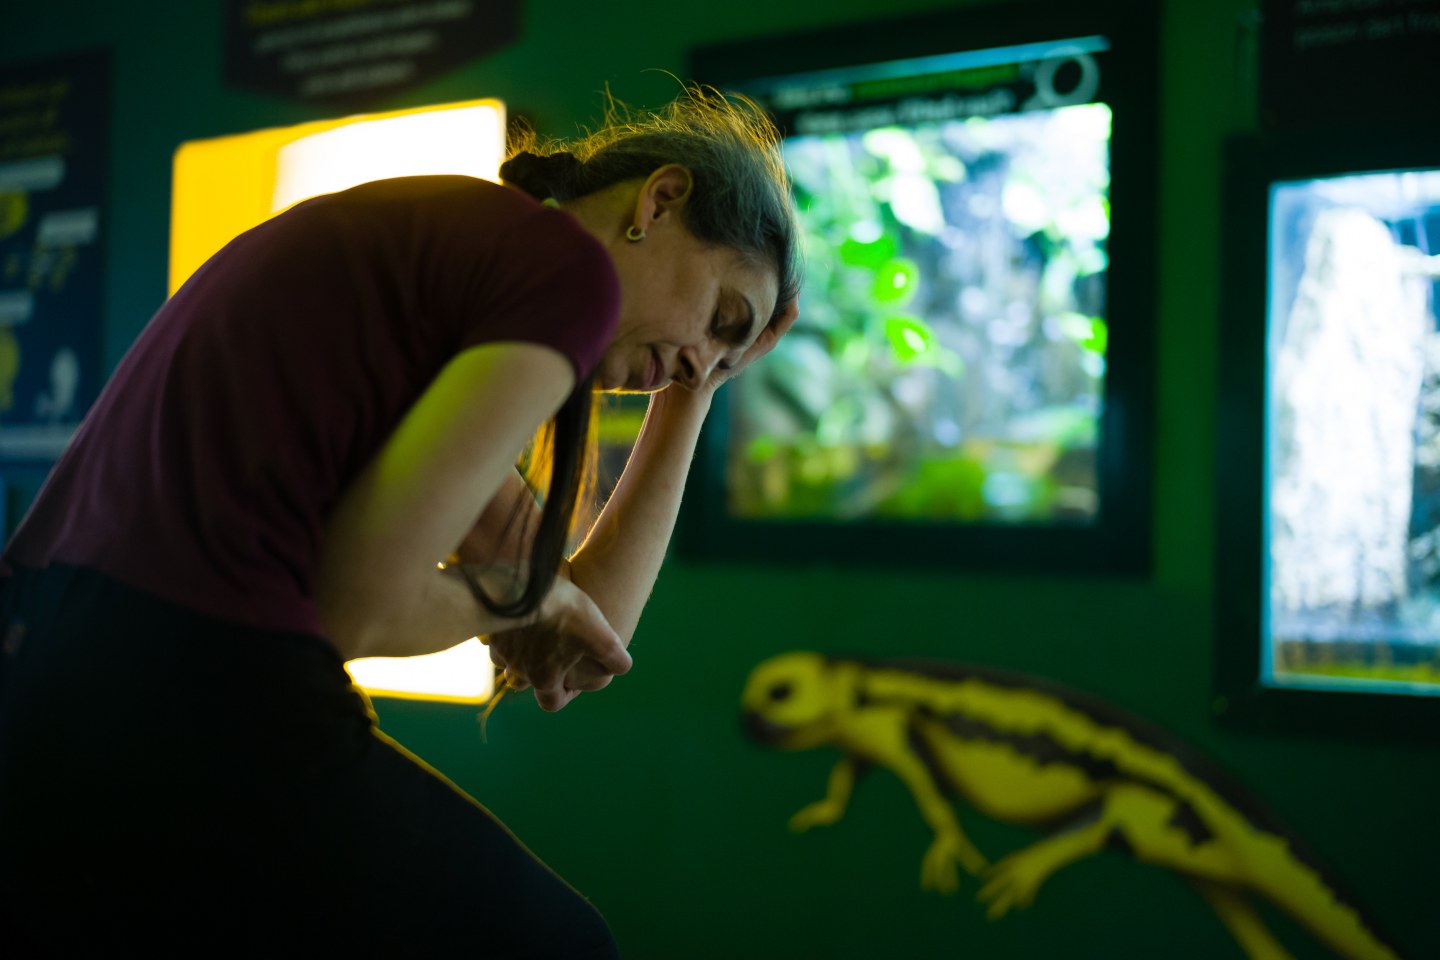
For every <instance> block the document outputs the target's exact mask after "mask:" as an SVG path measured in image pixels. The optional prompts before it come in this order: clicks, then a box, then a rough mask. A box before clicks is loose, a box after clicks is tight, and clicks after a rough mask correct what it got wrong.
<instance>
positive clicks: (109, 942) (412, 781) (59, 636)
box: [0, 567, 615, 958]
mask: <svg viewBox="0 0 1440 960" xmlns="http://www.w3.org/2000/svg"><path fill="white" fill-rule="evenodd" d="M0 614H3V616H0V637H3V641H4V652H3V655H0V931H3V934H0V936H3V938H4V940H5V942H6V948H5V949H4V950H3V951H0V952H4V954H5V956H7V957H20V956H27V955H33V956H60V957H69V956H112V955H113V956H121V955H151V956H154V955H165V954H164V953H163V952H162V951H164V950H165V948H167V947H168V948H179V949H182V950H184V951H185V955H189V956H210V955H222V954H223V955H239V956H245V955H254V956H259V955H265V956H285V955H289V954H292V953H301V952H314V953H316V954H317V955H321V956H325V955H332V954H334V953H335V952H336V951H337V949H346V948H350V949H355V950H358V951H360V952H361V954H362V955H370V956H384V955H393V956H409V955H414V956H443V957H449V956H474V957H507V958H509V957H513V958H552V957H554V958H562V957H563V958H570V957H574V958H592V957H594V958H600V957H613V956H615V947H614V943H613V941H612V940H611V937H610V934H609V931H608V930H607V928H606V926H605V923H604V921H603V920H602V919H601V918H600V916H599V914H598V913H596V912H595V910H594V909H593V908H592V907H591V906H590V905H589V904H588V903H587V902H586V901H585V900H584V899H583V898H582V897H581V896H579V895H578V894H577V893H576V892H575V891H574V890H572V889H571V888H570V887H568V886H567V885H566V884H565V883H564V882H563V881H562V880H560V879H559V878H558V877H557V876H556V875H555V874H553V873H552V872H551V871H550V870H549V869H548V868H547V867H545V866H544V864H542V863H541V862H540V861H539V860H537V859H535V857H534V856H533V855H531V854H530V853H529V852H528V851H527V850H525V848H524V847H522V846H521V845H520V843H519V842H518V841H517V840H516V839H515V838H514V837H513V836H511V835H510V833H509V832H508V831H507V830H506V829H505V828H504V827H503V826H502V825H501V824H500V823H499V822H498V821H497V820H495V818H494V817H492V816H491V815H490V814H489V813H488V812H487V811H486V810H485V809H484V808H482V807H481V806H480V805H479V804H477V803H476V802H475V801H474V800H472V799H470V798H469V797H468V796H466V795H465V794H463V793H462V792H460V791H459V790H458V789H457V788H455V787H454V786H453V785H451V784H450V783H448V782H447V781H445V780H444V779H443V778H441V777H440V776H439V775H438V774H436V773H435V772H434V771H432V770H429V769H428V768H427V767H425V766H423V764H421V763H420V762H419V761H417V760H416V759H415V758H414V757H413V756H411V755H410V754H408V753H406V752H405V751H404V750H403V749H402V748H400V747H398V746H397V745H396V744H394V743H393V742H392V741H390V740H388V739H386V738H385V737H384V735H383V734H380V733H379V732H378V731H377V730H375V728H374V722H373V716H372V715H371V713H370V711H369V707H368V704H367V703H366V701H365V699H364V697H363V696H362V695H361V694H360V693H358V691H356V690H355V689H354V688H353V687H352V686H351V685H350V681H349V677H348V676H347V675H346V673H345V672H344V669H343V668H342V666H341V661H340V658H339V656H338V655H337V654H336V652H335V651H334V649H333V648H332V647H331V646H330V645H329V644H327V643H325V642H324V641H323V640H321V639H318V638H315V637H311V636H308V635H299V634H295V635H292V634H276V633H267V632H263V631H255V630H251V629H247V628H242V627H238V626H235V625H231V624H226V623H221V622H218V621H215V620H212V619H210V618H207V617H203V616H200V615H198V614H195V613H191V612H188V611H186V610H182V609H179V608H177V607H175V606H173V605H170V604H166V603H163V602H161V601H159V600H157V599H155V598H153V597H151V596H148V595H146V594H142V593H138V592H136V591H133V590H130V589H128V588H125V587H123V586H121V585H120V584H117V583H115V582H114V581H113V580H110V579H108V578H106V577H102V576H100V575H98V574H95V573H93V572H90V571H84V570H77V569H74V568H63V567H53V568H51V569H49V570H47V571H45V572H44V573H37V572H35V571H17V574H16V576H14V577H12V578H11V579H10V580H8V581H4V580H0Z"/></svg>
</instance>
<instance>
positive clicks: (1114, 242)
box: [685, 4, 1154, 570]
mask: <svg viewBox="0 0 1440 960" xmlns="http://www.w3.org/2000/svg"><path fill="white" fill-rule="evenodd" d="M1127 10H1130V11H1131V12H1134V14H1135V16H1134V17H1133V18H1128V17H1127V16H1125V15H1124V13H1125V11H1127ZM1153 40H1154V38H1153V22H1148V19H1147V16H1146V15H1144V14H1143V12H1141V11H1137V10H1133V9H1132V8H1131V7H1130V6H1129V5H1126V4H1112V5H1104V4H1102V5H1100V6H1099V7H1097V8H1095V9H1093V10H1087V11H1073V10H1065V9H1058V8H1054V7H1050V6H1023V5H1022V6H1013V5H1012V6H1007V7H1006V8H1005V9H1004V10H1003V11H1002V10H998V9H987V8H977V9H974V10H968V11H964V12H956V13H950V14H945V15H943V16H939V17H933V16H932V17H928V18H925V19H922V20H909V21H892V22H888V23H885V24H865V25H860V26H857V27H853V28H845V29H842V30H838V31H832V32H830V33H827V34H825V35H821V36H813V37H810V38H803V39H802V38H788V39H778V40H771V41H766V42H764V43H759V44H756V43H752V44H741V45H733V46H729V47H717V48H713V49H710V50H707V51H702V52H701V53H700V54H699V55H698V56H697V71H696V72H697V76H699V77H700V78H701V79H704V80H707V81H708V80H713V81H714V82H716V83H718V84H719V85H722V86H724V87H726V88H729V89H736V90H739V91H741V92H743V93H746V94H748V95H750V96H752V97H754V98H755V99H756V100H758V101H759V102H760V103H761V104H763V105H764V106H765V107H766V108H767V109H768V110H770V111H771V113H772V114H773V116H774V117H775V119H776V122H777V124H778V125H779V126H780V128H781V131H782V133H783V135H784V143H783V146H784V153H785V160H786V163H787V165H788V167H789V169H790V172H791V175H792V177H793V179H794V182H795V191H796V204H797V207H798V209H799V211H800V219H801V227H802V231H803V235H804V242H805V250H806V282H805V290H804V293H803V295H802V301H801V303H802V310H801V320H800V322H799V323H798V324H797V325H796V327H795V329H794V330H793V331H792V332H791V334H790V335H789V336H788V337H786V338H785V339H784V340H783V341H781V343H780V344H779V345H778V346H777V347H776V349H775V351H774V353H773V354H772V355H771V356H770V357H769V358H767V359H766V361H765V362H764V363H762V364H760V365H757V367H756V368H755V369H754V370H753V371H750V372H747V373H746V375H745V376H743V377H741V378H740V379H739V380H737V381H736V383H735V384H734V385H732V386H731V387H730V388H728V390H729V394H730V396H729V402H728V403H727V404H726V405H725V409H724V410H723V411H718V412H719V413H720V416H719V417H718V418H717V420H718V424H717V425H716V428H715V429H709V430H708V431H707V436H706V442H705V443H704V444H703V449H702V453H701V458H700V464H699V467H698V468H697V473H698V475H699V478H700V479H701V482H704V483H707V484H708V485H709V487H710V489H709V491H707V496H705V497H704V498H702V500H703V502H701V503H700V504H699V505H698V506H696V507H694V508H693V509H691V508H690V507H689V506H687V510H690V514H691V516H690V517H689V518H688V519H689V520H690V521H692V522H690V523H689V524H688V525H687V530H686V531H685V532H686V533H687V537H686V541H685V542H686V543H688V544H689V545H690V547H692V548H693V549H695V550H696V551H697V552H700V553H702V554H709V555H717V554H719V555H724V554H725V553H727V552H733V551H735V550H739V551H742V552H747V553H749V552H757V553H763V554H766V555H772V556H785V555H790V556H803V555H805V554H806V553H812V554H813V555H815V556H819V557H826V558H835V559H840V558H842V557H843V556H844V555H845V554H846V552H847V550H850V549H854V550H855V551H857V552H858V553H861V554H865V553H872V552H874V551H876V550H880V551H884V552H886V553H890V554H893V555H895V559H907V558H908V559H915V560H918V561H922V562H929V561H933V560H944V561H946V562H956V563H964V564H967V565H978V566H1003V567H1009V568H1012V569H1013V568H1016V567H1021V568H1026V567H1033V568H1047V567H1048V568H1067V569H1076V568H1083V569H1110V570H1122V569H1130V570H1138V569H1139V568H1141V567H1143V565H1144V563H1145V559H1144V553H1145V549H1144V540H1145V536H1144V526H1145V513H1146V511H1147V510H1148V500H1147V495H1146V490H1147V488H1148V481H1147V473H1148V462H1147V461H1148V454H1147V450H1148V438H1147V437H1146V436H1145V432H1146V428H1147V425H1148V406H1149V403H1148V399H1147V391H1148V378H1149V370H1148V365H1149V352H1150V351H1149V338H1150V330H1149V327H1150V324H1151V318H1150V315H1149V313H1150V309H1151V307H1150V303H1149V292H1148V291H1149V288H1150V283H1151V277H1150V276H1149V273H1150V270H1149V267H1148V263H1149V262H1150V260H1149V257H1150V256H1151V253H1150V251H1151V249H1152V248H1153V238H1152V237H1149V236H1148V232H1149V230H1150V218H1151V216H1152V214H1153V169H1152V166H1153V129H1154V128H1153V99H1152V98H1153V85H1154V77H1153V70H1152V69H1151V67H1153V64H1152V63H1151V61H1150V58H1151V57H1152V56H1153ZM779 49H788V50H789V51H791V52H790V54H788V55H786V56H785V57H784V58H783V59H776V58H774V57H773V56H771V53H772V51H778V50H779ZM774 63H785V64H786V66H787V69H789V70H791V71H792V72H787V73H785V74H784V75H781V76H775V75H769V74H766V72H765V70H764V67H765V66H766V65H772V64H774ZM1117 284H1123V286H1118V285H1117ZM697 514H698V516H697ZM762 544H763V546H759V545H762ZM757 546H759V549H756V548H757Z"/></svg>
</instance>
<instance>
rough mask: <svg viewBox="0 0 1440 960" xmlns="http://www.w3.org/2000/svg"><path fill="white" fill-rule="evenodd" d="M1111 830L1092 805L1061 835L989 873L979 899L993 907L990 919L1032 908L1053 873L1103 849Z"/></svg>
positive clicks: (1100, 811) (1019, 853) (1010, 858)
mask: <svg viewBox="0 0 1440 960" xmlns="http://www.w3.org/2000/svg"><path fill="white" fill-rule="evenodd" d="M1111 826H1112V825H1111V824H1109V823H1107V822H1105V820H1104V818H1103V808H1102V806H1101V805H1100V804H1094V805H1091V806H1089V807H1087V808H1086V810H1085V811H1084V812H1083V813H1082V814H1081V815H1079V816H1078V817H1075V818H1073V819H1071V820H1070V821H1069V822H1068V824H1067V825H1066V826H1064V827H1063V828H1061V829H1060V830H1059V831H1058V832H1056V833H1054V834H1051V835H1050V836H1049V837H1047V838H1046V839H1044V840H1041V841H1040V842H1038V843H1033V844H1031V845H1030V846H1028V847H1026V848H1025V849H1023V850H1020V851H1017V852H1016V853H1012V854H1010V855H1009V856H1007V857H1005V858H1004V859H1002V860H1000V861H999V862H998V863H996V864H995V865H994V866H993V867H991V868H990V869H988V870H986V871H985V874H984V876H983V880H984V886H982V887H981V888H980V893H979V894H978V898H979V899H980V900H981V901H982V902H984V903H987V904H989V910H988V914H989V916H990V919H991V920H997V919H999V918H1000V917H1003V916H1004V915H1005V914H1006V913H1009V912H1010V911H1011V910H1012V909H1020V908H1023V907H1028V906H1030V904H1031V903H1032V902H1034V900H1035V894H1036V893H1037V892H1038V891H1039V889H1040V886H1041V884H1043V883H1044V882H1045V881H1046V880H1047V879H1048V878H1049V877H1050V875H1051V874H1052V873H1054V872H1055V871H1056V870H1059V869H1060V868H1061V867H1063V866H1065V865H1066V864H1069V863H1074V862H1075V861H1076V860H1080V859H1083V858H1084V857H1088V856H1089V855H1090V854H1092V853H1095V852H1096V851H1097V850H1100V849H1101V848H1103V847H1104V846H1105V843H1106V839H1107V837H1108V835H1109V833H1110V830H1111Z"/></svg>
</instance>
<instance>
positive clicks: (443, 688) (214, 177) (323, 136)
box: [170, 100, 505, 703]
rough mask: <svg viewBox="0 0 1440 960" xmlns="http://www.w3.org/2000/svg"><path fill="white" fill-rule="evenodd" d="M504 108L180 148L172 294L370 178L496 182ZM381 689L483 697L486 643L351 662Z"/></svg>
mask: <svg viewBox="0 0 1440 960" xmlns="http://www.w3.org/2000/svg"><path fill="white" fill-rule="evenodd" d="M504 155H505V106H504V104H503V103H501V102H500V101H499V100H468V101H464V102H460V103H447V104H441V105H438V106H430V107H418V108H415V109H411V110H394V111H390V112H387V113H373V114H363V115H359V116H351V117H344V118H342V119H338V120H319V121H316V122H314V123H302V124H299V125H297V126H293V127H277V128H274V129H270V130H257V131H255V132H253V133H243V134H237V135H235V136H229V137H218V138H215V139H212V140H194V141H191V142H189V143H185V144H181V146H180V149H179V150H177V151H176V153H175V170H174V191H173V197H172V207H171V219H170V292H171V293H174V292H175V291H176V290H178V289H179V288H180V286H181V285H182V284H183V283H184V282H185V280H186V279H187V278H188V277H189V276H190V275H191V274H192V273H194V272H195V270H196V269H198V268H199V267H200V265H201V264H202V263H204V262H205V261H206V260H208V259H209V258H210V257H211V255H213V254H214V253H215V252H216V251H217V250H219V249H220V248H221V247H223V246H224V245H225V244H227V243H229V242H230V240H231V239H233V238H234V237H235V236H236V235H238V234H240V233H243V232H244V231H246V230H249V229H250V228H251V227H253V226H255V225H256V224H259V223H262V222H264V221H265V220H268V219H269V218H270V217H272V216H274V215H275V214H277V213H280V212H281V211H283V210H285V209H286V208H288V207H290V206H293V205H294V204H296V203H299V202H300V201H301V200H305V199H307V198H309V197H314V196H318V195H320V194H323V193H334V192H335V191H337V190H344V189H346V188H347V187H353V186H355V185H357V184H361V183H368V182H369V181H371V180H383V179H387V178H389V177H401V176H415V175H421V174H464V175H467V176H472V177H480V178H483V179H485V180H498V179H499V175H500V174H499V171H500V163H501V161H502V160H503V159H504ZM346 666H347V668H348V669H349V671H350V675H351V676H352V677H353V678H354V680H355V682H356V683H357V684H359V685H360V686H362V687H364V688H365V689H367V690H369V691H370V692H371V693H377V694H383V695H388V696H399V697H407V698H413V699H425V700H447V701H454V702H461V703H483V702H484V701H485V700H487V699H489V697H490V694H491V692H492V684H493V681H494V675H493V671H492V669H491V666H490V657H489V655H488V653H487V652H486V651H485V648H484V647H482V646H481V645H480V642H479V641H478V640H475V639H471V640H468V641H466V642H465V643H462V644H460V645H459V646H457V647H453V648H451V649H450V650H446V651H444V652H443V653H436V654H431V655H429V656H424V657H404V658H392V657H370V658H366V659H363V660H352V661H351V662H350V663H349V664H347V665H346Z"/></svg>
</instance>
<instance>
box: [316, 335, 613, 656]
mask: <svg viewBox="0 0 1440 960" xmlns="http://www.w3.org/2000/svg"><path fill="white" fill-rule="evenodd" d="M573 380H574V375H573V371H572V369H571V367H570V365H569V363H568V361H567V360H566V359H565V358H564V357H563V356H562V355H560V354H559V353H557V352H555V351H553V350H550V349H548V348H546V347H541V346H537V345H533V344H519V343H501V344H487V345H482V346H478V347H473V348H471V349H469V350H466V351H465V352H463V353H461V354H460V355H459V356H457V357H456V358H455V359H454V360H452V361H451V362H450V363H449V364H448V365H447V366H446V367H445V368H444V369H443V370H442V371H441V372H440V374H439V375H438V376H437V377H436V379H435V381H434V382H433V383H432V384H431V385H430V387H429V388H427V389H426V391H425V393H424V394H423V395H422V396H421V398H420V399H419V400H418V401H417V402H416V404H415V405H414V406H413V407H412V408H411V410H410V411H409V412H408V413H407V414H406V415H405V417H404V418H403V419H402V421H401V422H400V424H399V426H398V427H396V429H395V431H394V432H393V434H392V435H391V437H390V438H389V440H387V442H386V443H385V445H384V446H383V447H382V448H381V450H380V451H379V453H378V454H377V455H376V457H375V458H374V460H373V461H372V462H371V463H370V464H369V465H367V466H366V468H365V469H364V470H363V471H362V472H361V474H360V475H359V476H358V477H357V478H356V479H355V480H354V481H353V482H352V483H351V485H350V486H349V488H347V489H346V491H345V492H344V494H343V495H342V497H341V499H340V501H339V503H338V504H337V506H336V508H335V510H334V511H333V512H332V514H331V516H330V518H329V521H328V525H327V528H326V535H325V542H324V545H323V548H322V552H321V558H320V564H319V571H318V577H317V585H316V596H317V602H318V604H319V607H320V613H321V617H322V619H323V621H324V623H325V627H326V630H327V633H328V634H329V637H330V639H331V640H332V642H334V644H335V645H336V647H337V648H338V649H339V650H340V652H341V654H342V656H344V657H346V658H347V659H348V658H354V657H361V656H409V655H413V654H420V653H430V652H434V651H437V650H444V649H447V648H449V647H451V646H454V645H455V644H457V643H460V642H462V641H464V640H465V639H466V638H468V637H470V636H473V635H475V634H477V633H481V634H483V633H490V632H496V631H500V630H505V629H509V628H514V627H517V626H520V625H522V624H521V622H520V621H516V620H513V619H505V618H500V617H497V616H495V615H494V614H491V613H489V612H488V611H486V610H485V609H484V607H483V606H481V605H480V604H479V603H477V602H476V600H475V598H474V597H473V596H472V595H471V593H470V591H469V589H468V587H467V586H466V585H465V583H464V582H463V580H462V579H461V578H459V577H457V576H454V575H453V574H448V573H445V572H441V571H440V570H439V569H438V567H437V561H439V560H442V559H444V558H445V557H448V556H449V555H451V554H452V553H453V552H454V551H455V550H456V548H457V547H458V546H459V544H460V543H461V541H462V540H463V539H464V538H465V536H466V534H467V532H469V531H471V530H472V529H473V528H474V526H475V523H476V520H477V519H478V518H479V516H480V514H481V511H482V509H483V507H484V506H485V505H486V504H487V503H489V502H490V501H492V500H493V499H494V498H495V495H496V493H497V491H498V490H500V488H501V487H502V486H503V485H504V483H505V481H506V478H507V477H508V476H509V475H511V474H512V473H513V466H512V465H513V464H514V461H515V456H516V454H517V453H518V451H519V450H520V449H521V448H522V447H523V446H524V444H525V443H526V442H527V441H528V440H529V438H530V437H531V435H532V434H533V433H534V432H535V430H536V429H537V428H538V427H539V425H540V424H541V423H542V422H543V421H544V420H545V419H547V418H548V417H549V416H551V414H553V412H554V411H555V410H556V409H557V408H558V407H559V405H560V404H561V402H563V400H564V399H565V397H566V395H567V394H568V392H569V390H570V388H571V385H572V383H573ZM547 604H548V608H542V612H541V614H540V616H539V617H538V619H540V620H542V621H544V620H547V619H548V620H549V621H552V622H563V623H564V624H565V631H566V632H567V633H568V634H571V635H573V636H572V639H577V638H578V639H579V640H580V641H581V643H582V645H583V646H584V648H585V650H586V651H587V653H588V655H590V656H592V657H594V658H595V659H597V660H598V661H599V662H601V663H602V664H605V665H606V668H607V669H608V670H610V672H612V673H620V672H623V671H624V670H625V669H627V668H628V666H629V656H628V655H627V654H625V653H624V650H623V648H621V647H620V646H619V643H618V641H617V639H616V638H615V636H614V633H613V631H611V630H610V628H609V626H608V625H607V624H606V623H605V622H604V618H603V616H601V615H600V614H599V612H598V611H597V610H595V609H594V608H593V605H589V603H588V598H585V597H584V595H583V594H581V593H580V592H579V591H578V590H573V588H571V587H570V585H568V584H567V585H565V588H563V589H562V590H559V591H556V592H555V595H554V597H553V598H552V599H551V600H549V601H547ZM536 619H537V618H535V617H532V618H530V620H531V621H534V620H536ZM580 655H585V654H577V659H578V656H580Z"/></svg>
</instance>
